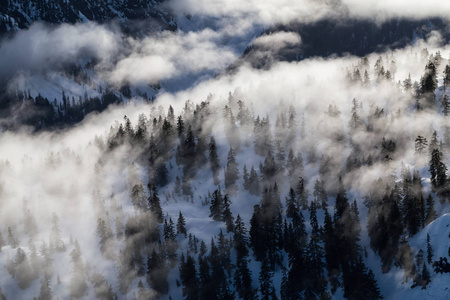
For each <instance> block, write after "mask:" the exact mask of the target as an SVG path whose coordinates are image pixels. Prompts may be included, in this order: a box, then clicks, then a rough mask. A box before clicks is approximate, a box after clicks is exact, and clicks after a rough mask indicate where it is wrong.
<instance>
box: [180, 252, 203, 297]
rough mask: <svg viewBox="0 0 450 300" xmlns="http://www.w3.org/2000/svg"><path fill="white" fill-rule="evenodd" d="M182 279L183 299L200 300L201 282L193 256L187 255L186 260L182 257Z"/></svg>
mask: <svg viewBox="0 0 450 300" xmlns="http://www.w3.org/2000/svg"><path fill="white" fill-rule="evenodd" d="M180 279H181V282H182V283H183V297H184V299H186V300H196V299H199V292H200V291H199V282H198V277H197V270H196V268H195V260H194V258H193V257H192V256H190V255H187V258H186V260H185V259H184V257H183V256H182V257H181V261H180Z"/></svg>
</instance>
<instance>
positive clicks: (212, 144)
mask: <svg viewBox="0 0 450 300" xmlns="http://www.w3.org/2000/svg"><path fill="white" fill-rule="evenodd" d="M209 165H210V167H211V171H212V173H213V180H214V184H215V185H218V184H219V177H218V176H219V170H220V161H219V156H218V155H217V146H216V140H215V139H214V137H213V136H211V137H210V139H209Z"/></svg>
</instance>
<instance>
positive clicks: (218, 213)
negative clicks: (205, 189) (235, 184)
mask: <svg viewBox="0 0 450 300" xmlns="http://www.w3.org/2000/svg"><path fill="white" fill-rule="evenodd" d="M223 202H224V199H223V196H222V192H221V190H220V187H219V189H217V190H215V191H214V192H213V194H212V196H211V205H210V207H209V210H210V212H211V213H210V215H209V217H210V218H212V219H213V220H214V221H222V211H223V205H224V204H223Z"/></svg>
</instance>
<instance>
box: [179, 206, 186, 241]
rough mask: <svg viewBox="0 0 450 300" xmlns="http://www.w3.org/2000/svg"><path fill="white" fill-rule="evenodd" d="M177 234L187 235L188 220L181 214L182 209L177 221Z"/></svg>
mask: <svg viewBox="0 0 450 300" xmlns="http://www.w3.org/2000/svg"><path fill="white" fill-rule="evenodd" d="M177 234H184V237H186V235H187V232H186V220H185V218H184V216H183V215H182V214H181V211H180V213H179V215H178V221H177Z"/></svg>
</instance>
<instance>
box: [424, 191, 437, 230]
mask: <svg viewBox="0 0 450 300" xmlns="http://www.w3.org/2000/svg"><path fill="white" fill-rule="evenodd" d="M436 217H437V214H436V210H435V209H434V199H433V196H431V194H429V195H428V198H427V211H426V217H425V225H428V224H430V223H431V222H433V221H434V220H435V219H436Z"/></svg>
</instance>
